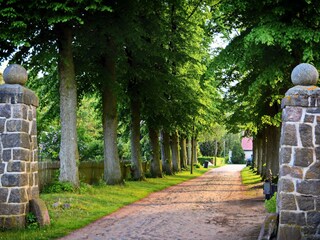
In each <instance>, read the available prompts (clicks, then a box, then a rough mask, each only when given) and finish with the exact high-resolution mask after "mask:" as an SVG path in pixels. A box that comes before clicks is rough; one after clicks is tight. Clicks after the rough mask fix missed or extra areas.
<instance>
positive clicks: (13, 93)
mask: <svg viewBox="0 0 320 240" xmlns="http://www.w3.org/2000/svg"><path fill="white" fill-rule="evenodd" d="M0 103H11V104H19V103H21V104H27V105H33V106H36V107H37V106H39V99H38V97H37V96H36V95H35V94H34V92H33V91H31V90H30V89H27V88H25V87H23V86H21V85H17V84H14V85H9V84H3V85H1V86H0Z"/></svg>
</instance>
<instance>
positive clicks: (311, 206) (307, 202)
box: [296, 195, 315, 211]
mask: <svg viewBox="0 0 320 240" xmlns="http://www.w3.org/2000/svg"><path fill="white" fill-rule="evenodd" d="M296 199H297V203H298V206H299V209H300V210H302V211H314V210H315V199H314V197H311V196H303V195H302V196H296Z"/></svg>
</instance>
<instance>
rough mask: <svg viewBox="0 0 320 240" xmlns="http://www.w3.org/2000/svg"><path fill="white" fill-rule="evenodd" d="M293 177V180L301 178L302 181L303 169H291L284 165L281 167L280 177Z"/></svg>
mask: <svg viewBox="0 0 320 240" xmlns="http://www.w3.org/2000/svg"><path fill="white" fill-rule="evenodd" d="M287 175H289V176H291V177H293V178H300V179H302V177H303V170H302V169H301V167H296V166H293V167H290V166H288V165H282V166H281V167H280V176H287Z"/></svg>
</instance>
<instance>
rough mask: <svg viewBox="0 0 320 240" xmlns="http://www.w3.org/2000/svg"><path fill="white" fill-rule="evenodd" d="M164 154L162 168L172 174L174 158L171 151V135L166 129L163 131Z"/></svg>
mask: <svg viewBox="0 0 320 240" xmlns="http://www.w3.org/2000/svg"><path fill="white" fill-rule="evenodd" d="M161 138H162V147H163V156H162V169H163V170H164V172H165V173H166V174H167V175H172V158H171V152H170V135H169V133H167V132H166V131H161Z"/></svg>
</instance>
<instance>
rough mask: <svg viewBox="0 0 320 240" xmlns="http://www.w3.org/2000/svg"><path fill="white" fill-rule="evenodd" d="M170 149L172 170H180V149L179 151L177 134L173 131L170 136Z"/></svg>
mask: <svg viewBox="0 0 320 240" xmlns="http://www.w3.org/2000/svg"><path fill="white" fill-rule="evenodd" d="M171 151H172V165H173V172H180V171H181V165H180V151H179V136H178V132H177V131H175V132H174V133H173V134H172V136H171Z"/></svg>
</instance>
